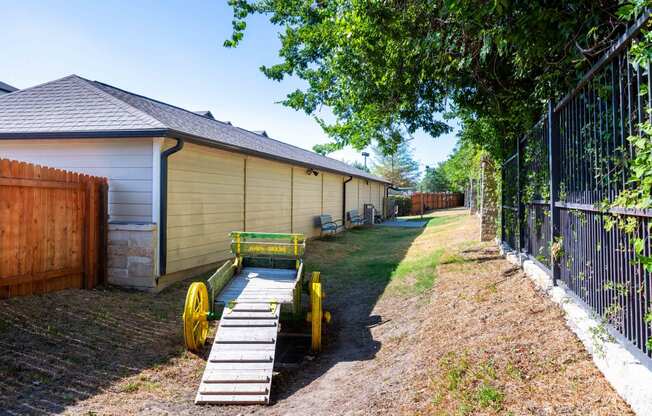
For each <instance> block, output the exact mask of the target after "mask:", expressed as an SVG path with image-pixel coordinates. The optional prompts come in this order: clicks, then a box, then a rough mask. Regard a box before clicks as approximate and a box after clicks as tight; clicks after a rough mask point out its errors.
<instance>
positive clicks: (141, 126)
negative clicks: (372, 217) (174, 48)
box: [0, 75, 389, 290]
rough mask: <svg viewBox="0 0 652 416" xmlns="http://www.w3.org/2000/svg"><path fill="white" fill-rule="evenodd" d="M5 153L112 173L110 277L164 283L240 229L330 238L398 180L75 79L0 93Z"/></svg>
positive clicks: (220, 256) (201, 263)
mask: <svg viewBox="0 0 652 416" xmlns="http://www.w3.org/2000/svg"><path fill="white" fill-rule="evenodd" d="M0 158H9V159H16V160H23V161H28V162H32V163H37V164H41V165H47V166H53V167H59V168H65V169H68V170H72V171H78V172H83V173H87V174H92V175H99V176H106V177H108V178H109V217H110V224H109V270H108V274H109V281H110V282H111V283H114V284H119V285H123V286H129V287H135V288H140V289H147V290H156V289H158V288H161V287H164V286H165V285H166V284H167V283H169V282H172V281H174V280H177V279H180V278H183V277H187V276H189V275H192V274H194V273H198V272H200V271H202V270H204V269H209V268H213V267H215V265H216V263H218V262H220V261H222V260H224V259H226V258H228V256H229V240H228V233H229V232H230V231H235V230H246V231H265V232H284V233H285V232H300V233H304V234H305V235H306V236H308V237H317V236H319V226H318V218H319V215H321V214H329V215H331V216H332V217H333V219H336V220H342V219H344V218H345V216H346V212H348V211H350V210H354V209H357V210H358V211H359V212H360V213H362V212H363V208H364V206H365V204H373V205H374V207H375V208H376V209H377V210H378V211H379V212H382V209H383V201H384V197H385V195H386V189H387V186H388V185H389V183H387V181H385V180H384V179H382V178H378V177H374V176H372V175H370V174H368V173H367V172H364V171H361V170H358V169H355V168H353V167H351V166H349V165H347V164H345V163H342V162H340V161H337V160H334V159H330V158H328V157H324V156H321V155H318V154H316V153H313V152H310V151H307V150H304V149H300V148H298V147H295V146H291V145H288V144H286V143H283V142H280V141H277V140H274V139H272V138H270V137H268V135H267V134H266V133H265V134H259V133H254V132H250V131H247V130H244V129H241V128H238V127H235V126H232V125H231V124H229V123H222V122H220V121H217V120H215V119H213V117H212V115H210V114H209V113H206V114H203V115H202V114H197V113H193V112H190V111H187V110H184V109H181V108H178V107H175V106H172V105H169V104H165V103H162V102H159V101H156V100H153V99H150V98H147V97H143V96H139V95H136V94H133V93H129V92H127V91H123V90H120V89H118V88H115V87H112V86H109V85H106V84H103V83H100V82H96V81H89V80H86V79H84V78H81V77H78V76H74V75H72V76H69V77H66V78H62V79H60V80H56V81H52V82H49V83H46V84H42V85H39V86H36V87H32V88H27V89H24V90H21V91H16V92H13V93H10V94H6V95H4V96H1V97H0Z"/></svg>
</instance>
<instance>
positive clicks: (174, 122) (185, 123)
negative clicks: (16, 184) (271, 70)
mask: <svg viewBox="0 0 652 416" xmlns="http://www.w3.org/2000/svg"><path fill="white" fill-rule="evenodd" d="M135 136H139V137H152V136H166V137H173V138H178V139H184V140H188V141H192V142H196V143H201V144H205V145H209V146H215V147H220V148H223V149H227V150H233V151H239V152H243V153H247V154H252V155H255V156H259V157H263V158H268V159H276V160H280V161H284V162H286V163H292V164H300V165H305V166H308V167H313V168H316V169H323V170H329V171H334V172H338V173H343V174H346V175H352V176H357V177H361V178H366V179H372V180H376V181H380V182H385V183H388V181H387V180H385V179H383V178H379V177H376V176H374V175H371V174H369V173H367V172H364V171H362V170H360V169H356V168H354V167H352V166H349V165H347V164H346V163H344V162H340V161H339V160H335V159H331V158H329V157H326V156H322V155H319V154H317V153H314V152H311V151H309V150H306V149H302V148H300V147H296V146H293V145H290V144H287V143H284V142H281V141H278V140H274V139H271V138H269V139H267V140H261V139H260V135H259V134H256V133H253V132H250V131H248V130H244V129H240V128H237V127H235V126H232V125H231V124H230V123H228V122H227V123H224V122H221V121H218V120H214V119H211V118H208V117H206V116H202V115H199V114H197V113H193V112H192V111H188V110H184V109H182V108H179V107H175V106H173V105H170V104H166V103H163V102H160V101H156V100H153V99H151V98H147V97H144V96H141V95H137V94H134V93H131V92H127V91H124V90H121V89H118V88H115V87H113V86H110V85H107V84H103V83H101V82H97V81H89V80H87V79H84V78H82V77H79V76H77V75H70V76H67V77H65V78H62V79H59V80H56V81H51V82H48V83H45V84H41V85H37V86H35V87H31V88H26V89H24V90H20V91H18V92H16V93H14V94H6V95H3V96H0V139H11V138H41V137H42V138H48V137H51V138H62V139H66V138H79V137H89V138H90V137H135Z"/></svg>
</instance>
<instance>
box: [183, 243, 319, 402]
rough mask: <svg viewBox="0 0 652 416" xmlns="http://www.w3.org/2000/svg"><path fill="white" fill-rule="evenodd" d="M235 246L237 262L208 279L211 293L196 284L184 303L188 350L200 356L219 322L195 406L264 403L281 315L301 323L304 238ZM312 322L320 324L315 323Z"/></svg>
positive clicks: (314, 290) (315, 304)
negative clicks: (211, 326) (285, 313)
mask: <svg viewBox="0 0 652 416" xmlns="http://www.w3.org/2000/svg"><path fill="white" fill-rule="evenodd" d="M231 239H232V241H231V250H232V252H233V254H234V258H233V259H232V260H229V261H227V262H226V263H225V264H224V265H223V266H222V267H220V268H219V269H218V270H217V271H216V272H215V273H214V274H213V276H211V278H210V279H208V282H207V284H208V287H206V285H204V284H203V283H201V282H195V283H193V284H192V285H191V286H190V289H189V290H188V295H187V297H186V307H185V310H184V337H185V341H186V347H187V348H188V349H190V350H194V351H198V350H200V349H201V347H202V346H203V345H204V342H205V339H206V336H207V332H208V320H211V319H218V317H219V319H220V324H219V327H218V329H217V333H216V336H215V340H214V343H213V346H212V349H211V353H210V356H209V358H208V361H207V363H206V369H205V370H204V375H203V377H202V381H201V384H200V386H199V389H198V392H197V396H196V398H195V403H197V404H266V403H269V396H270V389H271V382H272V372H273V369H274V356H275V351H276V340H277V337H278V331H279V328H280V317H281V308H288V307H289V308H290V309H291V312H292V313H293V314H294V315H295V316H297V315H299V314H300V313H301V290H302V286H303V284H302V279H303V254H304V251H305V238H304V236H303V235H301V234H271V233H246V232H234V233H231ZM314 276H316V277H313V279H312V280H313V281H312V282H311V286H310V287H311V289H310V293H311V304H312V305H311V315H309V317H308V319H309V320H311V322H313V332H312V337H313V349H315V350H318V349H319V348H320V347H321V321H322V319H323V318H322V317H323V316H324V314H323V313H322V310H321V297H322V292H321V283H319V282H318V280H319V277H318V276H319V274H318V273H316V274H315V275H314ZM313 284H316V285H317V286H312V285H313ZM315 296H317V297H318V298H319V299H318V300H315V298H314V297H315ZM312 316H317V319H316V320H314V321H313V320H312ZM326 316H327V317H329V315H326ZM315 321H318V322H315ZM315 324H318V325H317V326H318V328H317V329H315V328H314V327H315ZM316 334H318V336H317V338H318V339H315V336H316ZM317 343H318V344H319V348H316V347H315V346H316V345H317Z"/></svg>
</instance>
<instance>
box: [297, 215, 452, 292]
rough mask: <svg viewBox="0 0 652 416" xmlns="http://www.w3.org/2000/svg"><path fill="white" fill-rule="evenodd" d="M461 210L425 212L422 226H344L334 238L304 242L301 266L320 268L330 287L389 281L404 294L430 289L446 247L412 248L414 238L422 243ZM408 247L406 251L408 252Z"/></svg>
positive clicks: (386, 283) (381, 286) (387, 283)
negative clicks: (424, 223) (303, 261)
mask: <svg viewBox="0 0 652 416" xmlns="http://www.w3.org/2000/svg"><path fill="white" fill-rule="evenodd" d="M461 218H462V217H461V215H450V216H437V217H435V216H424V220H427V221H428V224H427V226H426V227H425V228H423V229H414V228H389V227H368V228H358V229H353V230H350V231H347V232H346V233H344V234H341V235H339V236H336V237H331V238H324V239H322V240H317V241H314V242H310V243H308V249H307V256H306V266H307V269H308V270H319V271H320V272H321V273H322V276H323V277H324V278H325V279H326V280H327V281H328V286H329V287H330V288H331V290H340V289H344V288H347V287H350V285H351V284H354V283H358V282H363V281H366V282H367V283H368V284H369V283H373V286H374V288H377V287H380V288H385V287H386V286H388V285H390V284H391V286H392V289H393V290H396V291H397V292H398V293H401V294H405V295H414V294H420V293H423V292H424V291H426V290H428V289H430V288H431V287H432V285H433V283H434V282H435V279H436V268H437V266H438V265H439V264H440V262H441V261H442V260H444V261H445V260H446V259H447V251H446V249H445V248H443V247H441V246H439V247H436V248H435V247H431V248H430V249H425V250H412V251H411V252H409V251H410V247H412V245H413V244H414V242H415V240H416V239H417V238H420V240H423V242H427V240H428V238H429V237H434V236H435V235H437V234H438V231H439V230H441V229H443V228H450V227H447V226H450V225H452V224H454V223H456V222H458V221H460V219H461ZM408 252H409V253H408Z"/></svg>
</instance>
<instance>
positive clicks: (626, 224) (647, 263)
mask: <svg viewBox="0 0 652 416" xmlns="http://www.w3.org/2000/svg"><path fill="white" fill-rule="evenodd" d="M629 53H630V59H631V62H632V63H633V65H635V67H637V69H638V68H649V67H650V66H649V65H650V62H651V61H652V32H644V33H643V34H642V36H641V38H640V40H638V41H633V42H632V45H631V46H630V50H629ZM639 94H640V95H648V94H649V86H648V85H645V84H643V85H641V87H640V89H639ZM645 114H647V115H648V120H646V121H643V122H639V123H638V125H637V127H638V134H636V135H631V136H629V137H628V138H627V141H628V142H629V143H630V145H631V149H632V151H631V154H630V155H627V153H626V152H625V150H624V149H620V152H622V156H623V157H622V158H621V159H620V160H621V163H614V169H612V170H611V172H609V174H610V176H616V177H618V176H620V175H623V176H626V177H627V180H626V186H625V188H624V189H622V190H621V191H620V192H619V193H618V194H617V195H616V196H615V198H613V199H612V200H609V199H608V198H606V199H605V200H604V201H602V202H601V203H600V206H599V208H600V209H601V211H602V212H603V214H604V228H605V230H607V231H611V230H612V229H613V228H614V227H617V228H618V229H619V230H621V231H622V232H624V233H625V234H626V235H627V236H629V237H630V238H629V240H630V242H631V243H630V244H631V247H632V248H633V250H634V254H635V257H634V261H635V262H636V263H638V264H640V265H641V266H642V267H643V269H644V270H645V271H647V272H648V273H652V255H649V254H646V253H645V247H646V246H647V245H648V244H649V239H650V237H649V236H650V231H652V222H648V224H647V229H648V233H643V234H642V235H644V236H645V237H641V234H639V232H638V231H639V230H640V226H641V224H640V220H639V218H637V217H635V216H627V215H623V214H621V213H620V211H617V210H619V209H622V208H634V209H641V210H648V209H652V123H651V122H650V121H649V118H650V117H652V109H650V108H646V109H645ZM639 121H640V120H639ZM596 173H597V172H596ZM597 174H601V173H597ZM596 176H597V175H596ZM642 283H643V284H642V285H639V287H640V288H641V289H643V288H645V280H644V279H643V282H642ZM641 289H639V294H640V290H641ZM605 290H615V291H616V293H618V294H619V295H620V296H623V297H626V296H628V295H629V293H630V285H629V284H627V285H624V284H621V283H619V284H612V285H605ZM621 312H622V307H621V306H620V305H617V304H615V303H613V304H612V305H611V306H610V307H608V308H607V310H606V311H605V314H604V315H605V319H608V320H609V321H611V322H613V321H614V320H615V318H616V317H617V316H619V315H620V314H621ZM644 320H645V323H646V324H648V325H650V324H652V310H648V311H647V312H646V313H645V315H644ZM613 323H615V324H617V322H613ZM646 346H647V348H648V349H652V338H648V339H647V341H646Z"/></svg>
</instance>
